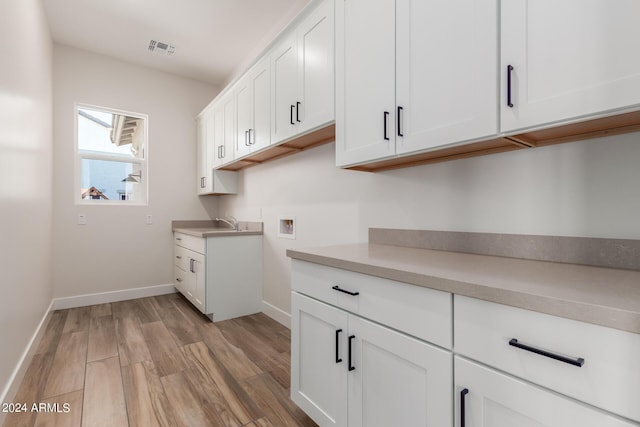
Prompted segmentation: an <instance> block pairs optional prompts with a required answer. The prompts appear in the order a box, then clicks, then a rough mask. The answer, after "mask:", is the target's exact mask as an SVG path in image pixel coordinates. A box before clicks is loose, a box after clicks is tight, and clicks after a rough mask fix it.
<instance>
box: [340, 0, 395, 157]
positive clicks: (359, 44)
mask: <svg viewBox="0 0 640 427" xmlns="http://www.w3.org/2000/svg"><path fill="white" fill-rule="evenodd" d="M395 15H396V5H395V0H337V1H336V164H337V165H338V166H346V165H352V164H357V163H363V162H366V161H369V160H374V159H379V158H383V157H389V156H392V155H394V154H395V137H394V135H395V132H394V129H395V113H394V112H395V105H396V103H395V68H396V66H395V64H396V57H395V32H396V26H395V23H396V21H395Z"/></svg>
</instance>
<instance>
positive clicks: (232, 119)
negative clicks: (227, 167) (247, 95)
mask: <svg viewBox="0 0 640 427" xmlns="http://www.w3.org/2000/svg"><path fill="white" fill-rule="evenodd" d="M222 109H223V111H224V135H223V139H224V145H223V146H222V163H221V164H226V163H229V162H230V161H231V160H233V146H234V140H235V135H236V114H235V103H234V98H233V96H227V97H226V98H224V99H223V100H222Z"/></svg>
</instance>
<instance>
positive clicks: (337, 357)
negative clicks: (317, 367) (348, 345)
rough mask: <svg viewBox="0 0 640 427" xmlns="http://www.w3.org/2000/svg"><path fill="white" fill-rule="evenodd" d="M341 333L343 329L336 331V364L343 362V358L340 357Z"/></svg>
mask: <svg viewBox="0 0 640 427" xmlns="http://www.w3.org/2000/svg"><path fill="white" fill-rule="evenodd" d="M340 332H342V329H336V363H340V362H342V358H341V357H340V350H339V347H338V346H339V344H340Z"/></svg>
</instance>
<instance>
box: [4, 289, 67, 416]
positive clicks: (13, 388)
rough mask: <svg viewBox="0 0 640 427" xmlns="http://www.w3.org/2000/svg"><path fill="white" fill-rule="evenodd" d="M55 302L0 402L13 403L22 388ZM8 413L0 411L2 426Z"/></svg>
mask: <svg viewBox="0 0 640 427" xmlns="http://www.w3.org/2000/svg"><path fill="white" fill-rule="evenodd" d="M54 302H55V300H51V303H50V304H49V307H48V308H47V310H46V311H45V313H44V315H43V316H42V319H41V320H40V323H39V324H38V327H37V328H36V330H35V332H34V333H33V335H32V336H31V339H30V340H29V343H28V344H27V347H26V348H25V349H24V352H23V353H22V356H21V357H20V360H18V364H17V365H16V367H15V369H14V370H13V372H12V373H11V376H10V377H9V381H8V382H7V384H6V386H5V387H4V390H2V394H0V402H13V400H14V397H15V396H16V393H18V389H19V388H20V384H22V380H23V379H24V374H25V373H26V372H27V369H28V368H29V365H30V364H31V359H32V358H33V355H34V353H35V351H36V349H37V344H38V343H40V339H41V338H42V335H43V334H44V332H45V330H46V329H47V325H48V324H49V319H50V318H51V314H52V313H53V310H54V309H55V308H54V306H55V304H54ZM6 415H7V414H6V413H4V412H3V411H0V426H1V425H3V423H4V419H5V417H6Z"/></svg>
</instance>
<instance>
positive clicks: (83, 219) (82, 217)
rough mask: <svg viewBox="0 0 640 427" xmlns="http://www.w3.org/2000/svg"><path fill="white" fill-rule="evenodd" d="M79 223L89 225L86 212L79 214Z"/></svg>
mask: <svg viewBox="0 0 640 427" xmlns="http://www.w3.org/2000/svg"><path fill="white" fill-rule="evenodd" d="M78 225H87V216H86V215H85V214H78Z"/></svg>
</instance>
